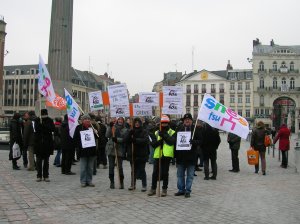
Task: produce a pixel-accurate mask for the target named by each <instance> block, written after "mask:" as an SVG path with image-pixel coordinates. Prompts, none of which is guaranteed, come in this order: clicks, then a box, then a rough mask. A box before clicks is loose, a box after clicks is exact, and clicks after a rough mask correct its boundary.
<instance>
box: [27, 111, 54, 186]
mask: <svg viewBox="0 0 300 224" xmlns="http://www.w3.org/2000/svg"><path fill="white" fill-rule="evenodd" d="M32 125H33V129H34V152H35V154H36V166H37V180H36V181H37V182H40V181H42V178H44V181H46V182H49V181H50V179H49V158H50V155H53V151H54V142H53V132H54V131H55V126H54V122H53V120H52V119H51V118H50V117H48V110H47V109H42V110H41V119H40V118H36V119H35V120H34V121H33V124H32Z"/></svg>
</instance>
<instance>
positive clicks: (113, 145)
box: [105, 117, 129, 189]
mask: <svg viewBox="0 0 300 224" xmlns="http://www.w3.org/2000/svg"><path fill="white" fill-rule="evenodd" d="M128 131H129V130H128V129H127V128H126V127H125V120H124V118H123V117H119V118H118V119H117V122H116V124H114V123H113V122H111V123H110V126H109V127H108V128H107V130H106V134H105V136H106V138H108V142H107V144H106V154H107V156H108V165H109V171H108V172H109V179H110V188H111V189H114V188H115V179H114V177H115V172H114V169H115V165H117V169H118V177H119V182H120V189H124V173H123V158H124V157H125V155H126V152H127V146H128V144H127V142H126V141H127V140H128Z"/></svg>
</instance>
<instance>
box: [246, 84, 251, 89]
mask: <svg viewBox="0 0 300 224" xmlns="http://www.w3.org/2000/svg"><path fill="white" fill-rule="evenodd" d="M246 90H250V82H246Z"/></svg>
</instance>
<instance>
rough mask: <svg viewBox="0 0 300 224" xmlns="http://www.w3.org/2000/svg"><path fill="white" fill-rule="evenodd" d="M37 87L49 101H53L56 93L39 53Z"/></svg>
mask: <svg viewBox="0 0 300 224" xmlns="http://www.w3.org/2000/svg"><path fill="white" fill-rule="evenodd" d="M38 89H39V92H40V93H41V94H42V95H43V96H44V97H46V99H47V100H48V101H49V102H51V103H53V101H54V100H55V96H56V95H55V92H54V88H53V84H52V80H51V77H50V74H49V72H48V69H47V67H46V65H45V63H44V61H43V58H42V56H41V55H40V56H39V74H38Z"/></svg>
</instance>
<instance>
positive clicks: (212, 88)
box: [210, 84, 216, 93]
mask: <svg viewBox="0 0 300 224" xmlns="http://www.w3.org/2000/svg"><path fill="white" fill-rule="evenodd" d="M210 92H211V93H215V92H216V84H211V86H210Z"/></svg>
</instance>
